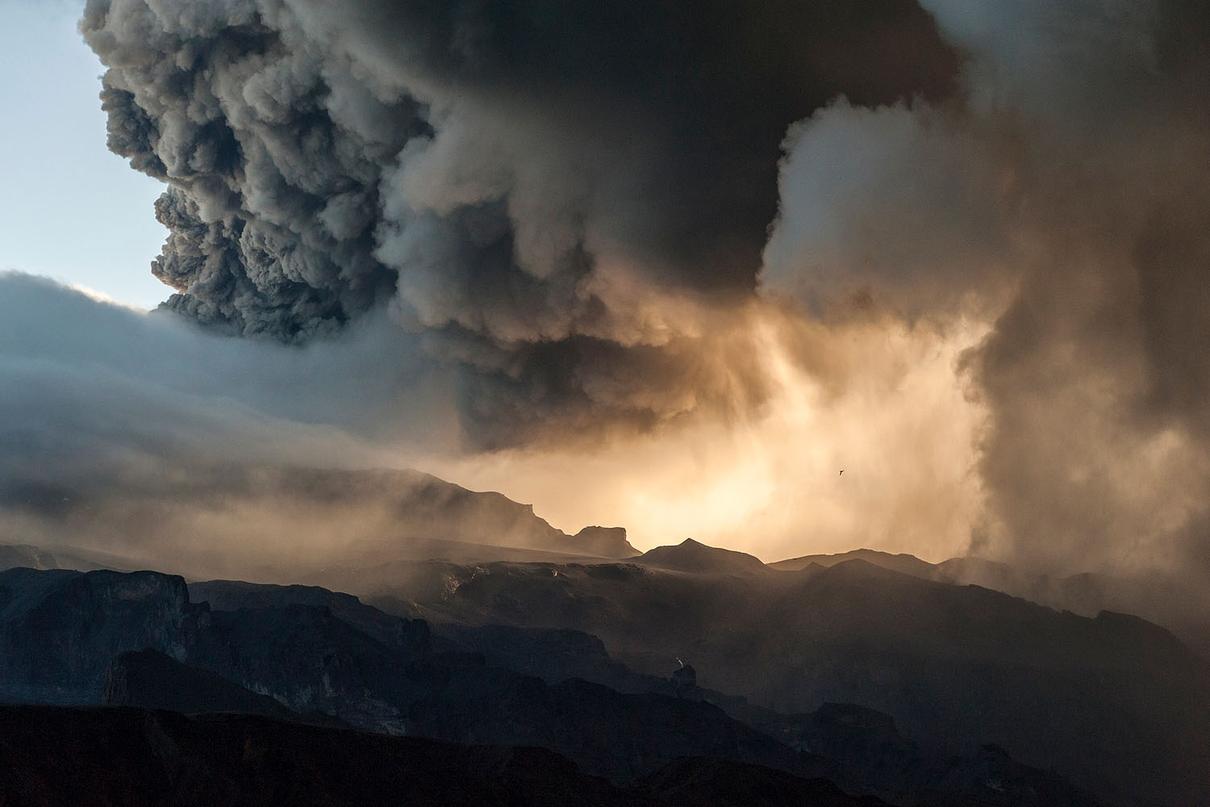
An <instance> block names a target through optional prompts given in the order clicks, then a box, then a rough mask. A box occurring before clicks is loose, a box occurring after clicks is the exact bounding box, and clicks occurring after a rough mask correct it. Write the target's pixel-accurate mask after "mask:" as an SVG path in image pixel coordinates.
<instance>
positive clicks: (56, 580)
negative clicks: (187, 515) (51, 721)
mask: <svg viewBox="0 0 1210 807" xmlns="http://www.w3.org/2000/svg"><path fill="white" fill-rule="evenodd" d="M206 620H207V613H206V609H204V608H198V607H196V606H193V605H191V604H190V602H189V595H188V592H187V590H186V588H185V581H184V580H183V579H182V578H180V577H175V576H170V575H164V574H159V573H156V572H134V573H131V574H122V573H118V572H110V571H94V572H87V573H81V572H74V571H65V570H57V571H35V570H33V569H10V570H8V571H4V572H0V648H2V652H0V697H2V698H3V699H4V700H8V701H18V702H21V701H24V702H39V703H64V704H70V703H81V704H83V703H97V702H99V700H100V697H101V693H102V690H103V688H104V685H105V676H106V673H107V671H108V669H109V665H110V662H111V661H112V659H114V658H115V657H116V656H118V655H120V654H121V653H124V652H127V651H131V650H142V649H144V648H153V649H155V650H159V651H161V652H163V653H166V654H168V655H170V656H173V657H175V658H183V657H184V656H185V654H186V652H187V650H186V649H187V648H188V647H189V646H190V644H191V643H192V641H193V640H194V637H196V636H197V634H198V631H199V630H200V629H202V627H203V626H204V625H205V623H206Z"/></svg>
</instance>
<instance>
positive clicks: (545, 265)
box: [81, 0, 958, 446]
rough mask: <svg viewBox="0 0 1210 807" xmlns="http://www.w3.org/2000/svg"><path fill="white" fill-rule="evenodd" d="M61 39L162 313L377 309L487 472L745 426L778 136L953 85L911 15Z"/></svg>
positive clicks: (209, 19)
mask: <svg viewBox="0 0 1210 807" xmlns="http://www.w3.org/2000/svg"><path fill="white" fill-rule="evenodd" d="M81 25H82V31H83V33H84V36H85V38H86V40H87V42H88V43H89V44H90V45H91V46H92V48H93V49H94V50H95V51H96V52H97V54H98V55H99V56H100V57H101V59H102V61H103V62H104V63H105V64H106V65H107V66H108V71H107V72H106V74H105V76H104V89H103V93H102V98H103V103H104V107H105V109H106V111H107V112H108V113H109V142H110V147H111V149H113V150H114V151H115V152H117V153H118V154H121V155H123V156H125V157H128V158H129V159H130V161H131V163H132V165H133V166H134V167H135V168H137V169H139V170H141V171H144V172H146V173H148V174H150V175H152V176H155V177H158V178H161V179H164V180H165V181H167V183H168V185H169V188H168V190H167V191H166V192H165V194H164V195H163V197H162V198H161V199H160V200H159V202H158V203H157V206H156V214H157V216H158V218H159V220H160V221H161V222H163V223H164V225H165V226H166V227H167V228H168V229H169V232H170V235H169V237H168V241H167V243H166V244H165V246H164V250H163V252H162V254H161V255H160V257H159V258H158V259H157V260H156V261H155V262H154V264H153V272H154V273H155V274H156V276H157V277H159V278H161V279H162V280H163V281H164V282H165V283H167V284H168V285H170V286H172V287H173V288H175V289H176V290H177V292H178V293H177V294H175V295H173V297H172V298H171V299H170V300H169V301H168V303H167V304H166V305H167V306H168V307H170V308H172V309H175V310H176V311H179V312H182V313H185V314H187V315H189V316H191V317H193V318H195V319H197V320H199V321H201V322H204V323H208V324H211V325H213V326H215V327H217V328H220V329H223V330H226V331H229V332H232V333H237V334H242V335H253V336H262V335H263V336H268V337H273V338H276V339H280V340H285V341H289V342H299V341H305V340H308V339H311V338H313V337H316V336H321V335H324V334H328V333H331V332H333V331H335V330H338V329H340V328H342V326H344V325H345V324H346V323H347V322H349V321H350V320H351V319H354V318H356V317H358V316H359V315H361V314H363V313H364V312H366V311H367V310H369V309H371V308H372V307H374V306H375V305H377V304H380V303H384V302H386V301H388V300H390V301H392V304H393V305H394V306H395V309H396V313H397V316H398V319H399V320H400V323H401V325H402V326H403V327H404V328H405V329H406V330H408V331H411V332H413V333H419V334H420V336H421V339H422V340H423V341H424V342H425V343H426V345H427V348H428V349H429V350H430V351H432V352H433V353H434V355H436V356H438V357H440V358H443V359H446V360H451V361H454V362H457V363H459V364H460V365H462V366H464V367H466V368H468V370H469V372H467V373H465V374H464V384H465V387H464V404H463V409H464V414H465V421H466V424H467V427H468V432H469V434H470V436H471V438H472V439H473V440H474V441H475V442H476V443H477V444H479V445H488V446H491V445H497V444H502V443H507V442H516V441H518V440H524V439H527V438H532V437H534V436H535V432H536V429H537V427H539V426H543V428H544V429H545V430H550V429H551V424H552V422H554V423H555V424H563V425H574V424H587V423H592V424H596V425H600V424H603V423H604V424H607V423H610V422H622V423H630V424H633V425H637V426H645V425H650V424H651V423H654V422H659V421H661V420H665V419H667V418H669V417H672V416H675V415H676V414H678V413H682V412H684V411H686V410H688V409H693V408H697V407H700V406H703V405H706V406H715V407H718V408H723V409H725V408H727V407H730V406H734V405H735V401H736V399H737V398H738V399H740V400H741V401H749V400H759V399H760V398H761V397H762V396H763V394H764V389H763V386H762V380H761V379H760V378H759V374H756V373H751V372H745V371H744V370H743V369H739V368H740V366H741V365H742V363H737V362H727V361H720V360H719V358H718V356H719V354H725V353H727V352H728V351H730V352H736V351H737V348H736V347H735V346H734V345H733V344H731V343H733V342H734V339H733V336H734V332H735V331H737V330H738V331H740V332H741V333H742V329H739V328H736V327H735V326H733V325H731V324H730V319H731V317H732V314H733V311H734V310H735V309H736V307H737V305H742V304H743V302H744V301H745V300H747V299H748V298H750V297H751V296H752V294H753V291H754V287H755V278H756V274H757V271H758V270H759V267H760V261H761V250H762V248H763V246H764V242H765V238H766V231H767V227H768V225H769V222H770V221H772V220H773V218H774V216H775V214H776V210H777V162H778V155H779V148H780V144H781V141H782V139H783V137H784V135H785V131H786V127H787V126H788V125H789V124H790V123H792V122H793V121H795V120H798V119H800V118H802V117H804V116H805V115H808V114H810V113H811V112H812V110H814V109H816V108H818V107H820V106H822V105H823V104H825V103H826V102H828V101H829V100H831V99H832V98H834V97H836V96H837V95H838V94H845V95H846V96H847V97H849V98H850V99H851V100H852V101H853V102H854V103H860V104H876V103H890V102H893V101H895V100H897V99H907V98H909V97H912V96H916V95H923V96H927V97H940V96H942V95H944V94H946V93H949V92H950V91H952V89H953V87H954V81H955V77H956V75H957V64H958V60H957V57H956V56H955V54H954V52H953V51H952V49H951V48H949V47H948V46H947V45H945V44H944V43H943V42H942V40H941V38H940V36H939V34H938V33H937V31H936V28H935V26H934V24H933V21H932V19H931V18H930V17H929V16H928V15H927V14H926V13H924V12H923V11H922V10H921V9H920V8H919V6H917V5H916V3H915V2H914V0H860V1H859V2H846V3H839V4H838V3H833V2H823V1H822V0H819V1H816V0H812V1H811V2H791V1H790V0H778V1H777V2H743V3H736V2H730V1H729V0H709V1H708V2H691V3H690V2H637V1H635V2H632V1H631V0H624V1H623V2H613V3H600V2H551V1H550V0H519V1H516V2H514V1H513V0H509V2H484V1H483V0H457V1H455V2H449V1H448V0H413V1H411V2H408V1H407V0H356V2H341V3H328V2H320V0H209V1H208V2H192V1H187V0H89V3H88V5H87V9H86V11H85V14H84V19H83V21H82V24H81ZM724 341H725V342H727V343H728V344H723V342H724ZM728 345H730V346H728ZM738 350H739V351H741V352H742V350H743V349H742V348H738ZM554 431H556V432H559V431H565V429H554Z"/></svg>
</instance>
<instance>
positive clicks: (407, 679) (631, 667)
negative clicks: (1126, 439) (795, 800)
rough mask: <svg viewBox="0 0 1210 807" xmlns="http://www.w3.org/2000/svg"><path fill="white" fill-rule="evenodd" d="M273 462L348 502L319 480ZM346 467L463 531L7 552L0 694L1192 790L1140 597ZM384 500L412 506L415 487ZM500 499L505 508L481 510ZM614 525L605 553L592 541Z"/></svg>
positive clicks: (1101, 789)
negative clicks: (195, 549)
mask: <svg viewBox="0 0 1210 807" xmlns="http://www.w3.org/2000/svg"><path fill="white" fill-rule="evenodd" d="M269 478H270V479H273V480H274V482H275V483H276V484H281V480H283V479H288V480H290V483H291V484H304V483H305V484H307V485H309V486H310V489H311V490H312V491H313V495H315V496H317V497H319V496H323V495H328V496H330V497H333V498H336V499H337V500H339V499H340V497H342V496H346V495H349V494H347V488H346V487H345V486H344V485H339V484H335V485H334V484H333V483H332V478H331V476H330V475H327V474H324V475H309V474H305V473H304V474H294V473H291V474H285V475H282V476H276V475H275V476H271V477H269ZM359 478H360V479H362V480H370V481H372V482H374V483H377V485H378V486H376V485H375V484H367V485H366V487H365V489H364V492H363V493H361V494H358V495H359V497H360V498H355V499H353V501H366V500H367V499H373V500H375V501H377V500H380V499H383V498H384V491H385V490H389V489H390V487H391V486H390V484H389V482H388V480H395V481H401V482H404V483H406V485H405V487H404V488H403V489H404V490H405V491H407V492H408V495H412V492H413V491H415V490H416V489H417V483H418V482H419V483H420V484H422V485H424V486H425V487H424V489H425V490H426V494H425V495H427V496H429V497H430V498H429V500H428V502H427V503H425V504H424V505H421V506H420V507H419V508H418V510H417V512H416V513H415V514H414V516H413V517H412V518H411V519H410V520H409V519H406V518H405V519H403V520H402V521H401V525H408V529H409V530H411V529H414V528H415V525H417V524H424V525H425V527H424V529H430V530H434V532H436V534H440V535H443V536H457V537H460V538H466V537H472V538H480V541H479V542H476V543H466V542H463V541H458V540H453V539H451V538H448V537H443V538H441V539H428V540H426V539H424V538H423V537H421V536H423V535H424V531H423V530H421V529H416V530H415V531H414V532H407V533H406V534H408V535H411V536H413V537H411V538H410V539H404V538H400V539H397V540H395V541H393V542H391V543H389V544H380V545H376V546H374V547H371V548H369V549H367V551H366V553H365V554H358V553H357V552H354V551H349V552H347V553H336V554H334V555H333V556H332V557H331V558H330V559H329V560H328V561H327V562H323V563H314V564H297V565H295V566H293V567H291V568H292V571H291V572H289V573H286V572H283V571H282V569H281V568H277V569H272V570H262V574H261V575H259V576H258V574H257V573H256V572H255V570H250V571H251V572H252V573H251V574H249V575H244V577H245V578H246V579H249V580H250V581H251V582H233V581H221V580H218V581H209V582H207V581H204V580H197V579H196V578H194V580H193V581H191V582H189V583H186V582H185V581H184V580H182V579H180V578H175V577H172V576H167V575H164V574H161V573H154V572H133V573H131V572H124V573H121V572H120V573H115V572H108V571H95V572H88V573H87V574H83V575H81V574H80V573H78V572H74V571H68V570H67V569H70V568H80V569H97V568H114V567H117V568H122V569H128V570H129V569H134V568H138V567H139V566H140V565H141V564H140V563H139V562H138V561H135V560H132V559H122V558H115V557H113V556H109V557H106V556H103V555H100V554H98V553H96V552H89V551H87V550H80V551H74V552H73V551H70V550H67V549H64V548H55V549H53V550H48V549H44V548H39V547H35V546H28V545H27V546H19V545H8V546H4V547H3V549H0V560H3V564H2V565H3V566H5V567H11V570H10V571H7V572H0V635H2V639H3V643H4V647H5V658H4V661H3V663H2V665H0V666H2V667H3V676H0V680H2V681H3V682H4V684H3V691H2V692H0V697H3V699H4V700H6V701H9V702H13V701H16V702H24V703H56V704H63V705H68V704H71V705H76V706H85V705H96V704H102V703H108V704H114V705H123V706H132V707H139V708H151V709H169V710H172V711H179V712H184V713H206V712H241V713H246V714H255V715H261V716H263V717H267V718H272V719H276V720H286V721H287V722H290V723H306V724H310V725H314V726H317V727H318V728H317V729H316V730H325V731H330V730H334V729H335V730H339V729H340V727H353V728H357V729H361V730H369V731H373V732H385V733H388V734H398V733H406V734H409V735H412V736H424V737H430V738H433V739H436V740H443V741H452V742H457V743H470V744H489V745H493V746H517V745H536V746H540V747H544V748H548V749H551V750H552V751H555V752H558V753H559V754H562V755H564V756H566V757H568V758H569V759H571V760H572V761H573V762H574V763H576V765H577V766H578V767H579V769H580V770H581V771H583V772H584V773H586V774H590V775H597V776H604V777H606V778H608V779H612V780H614V781H616V782H620V783H623V784H625V786H626V787H633V785H631V784H626V783H633V782H636V781H640V780H642V779H643V777H646V776H656V775H657V774H658V775H659V776H672V775H673V774H672V769H668V770H667V771H666V772H664V773H659V772H660V771H661V770H663V769H664V767H665V766H669V765H674V764H679V763H676V762H675V761H676V760H677V759H679V758H681V757H707V758H723V759H729V760H734V761H736V762H738V763H744V764H756V765H760V766H764V767H766V768H774V769H778V770H782V771H786V772H787V773H789V774H790V775H792V776H797V777H806V778H807V779H810V778H812V777H825V778H827V779H829V780H831V781H832V782H834V783H835V784H836V785H838V786H839V787H840V788H841V789H842V790H843V791H845V792H847V793H850V794H854V795H861V794H867V795H872V796H877V797H878V798H882V799H884V800H888V801H890V802H891V803H895V804H926V803H927V804H942V803H950V802H947V801H946V799H949V800H950V801H952V802H953V803H955V804H958V803H981V804H982V803H986V804H1037V805H1047V804H1093V803H1095V800H1096V799H1098V798H1099V799H1103V800H1104V803H1107V804H1140V805H1142V804H1151V803H1156V804H1173V805H1176V804H1185V803H1190V800H1191V799H1192V800H1197V799H1201V798H1205V797H1206V796H1207V795H1208V793H1207V791H1206V790H1205V787H1206V786H1207V784H1208V783H1210V779H1207V778H1206V777H1205V776H1204V773H1205V772H1206V771H1208V770H1210V751H1207V749H1210V664H1208V663H1207V661H1206V659H1205V657H1203V656H1200V655H1198V654H1197V653H1196V652H1194V651H1193V650H1190V649H1188V646H1186V645H1185V644H1183V643H1182V641H1181V640H1180V639H1178V638H1176V637H1175V636H1173V635H1172V634H1171V633H1169V632H1167V631H1165V630H1164V629H1163V628H1160V627H1158V626H1156V625H1153V624H1149V623H1147V622H1144V621H1143V620H1141V619H1138V618H1136V617H1132V616H1126V615H1123V614H1115V613H1110V612H1108V611H1103V612H1100V613H1095V614H1092V615H1090V616H1080V615H1077V614H1073V613H1070V612H1067V611H1057V610H1052V609H1051V608H1048V607H1045V605H1040V604H1034V603H1031V602H1029V601H1027V600H1026V599H1020V598H1017V597H1015V596H1009V595H1008V594H1005V593H999V592H998V591H995V590H991V587H984V586H981V585H968V584H966V583H965V582H964V581H963V580H962V579H960V578H959V575H961V574H971V573H972V572H971V569H974V570H976V571H979V570H983V573H984V574H986V573H987V572H986V571H985V570H986V569H988V568H991V569H994V570H999V573H1000V574H1001V578H999V579H1003V580H1007V581H1009V582H1013V583H1014V584H1016V583H1017V582H1019V581H1020V580H1024V579H1028V578H1026V577H1025V576H1023V575H1010V574H1008V571H1010V570H1005V569H1002V568H1001V567H998V566H988V565H986V564H980V563H978V562H974V561H969V560H962V559H959V560H955V561H951V562H947V563H944V564H937V565H934V564H929V563H926V562H924V561H920V560H919V559H916V558H913V557H911V556H904V555H899V556H892V555H887V554H885V553H878V552H871V551H868V550H861V551H856V552H853V553H849V554H848V555H843V556H809V557H804V558H797V559H794V560H790V561H783V562H780V563H775V564H770V565H766V564H764V563H762V562H761V561H760V560H759V559H757V558H755V557H752V556H751V555H746V554H743V553H739V552H733V551H728V550H723V549H717V548H712V547H709V546H706V545H704V544H701V543H699V542H696V541H693V540H691V539H690V540H685V541H684V542H682V543H680V544H678V545H672V546H664V547H658V548H655V549H652V550H650V551H648V552H646V553H643V554H641V555H639V554H634V553H633V551H632V550H630V549H629V547H628V545H627V544H625V541H624V537H623V536H621V535H618V534H616V533H608V532H606V533H605V535H606V537H607V538H608V540H607V541H606V542H605V543H604V544H602V543H600V542H595V543H594V542H584V541H582V540H581V539H579V538H577V537H574V536H568V535H566V534H564V533H561V532H559V531H557V530H553V529H552V528H550V527H549V525H546V524H545V522H542V521H541V520H540V519H537V518H536V517H535V516H533V514H532V511H531V510H530V509H529V508H526V507H523V506H520V505H516V504H514V503H512V502H508V501H507V500H506V499H504V498H503V497H500V496H498V494H474V493H470V492H468V491H465V490H462V489H459V488H455V487H454V486H450V485H448V484H446V483H439V482H438V481H436V480H433V479H432V478H431V477H421V476H409V475H403V476H401V475H377V474H375V475H366V476H361V477H359ZM385 498H386V499H387V500H392V499H391V497H390V496H385ZM392 501H393V500H392ZM399 501H401V502H402V503H401V504H400V505H399V506H400V512H406V507H408V506H413V505H414V503H415V502H416V501H417V500H415V499H406V498H404V499H402V500H399ZM485 513H486V514H489V515H487V516H484V514H485ZM446 514H448V520H446V521H443V520H442V519H443V518H447V515H446ZM490 514H500V515H501V516H502V517H501V519H500V521H499V523H500V525H501V529H500V530H499V531H498V532H497V531H492V530H490V529H489V530H487V531H486V532H483V533H479V532H475V529H476V528H480V527H481V526H482V525H483V524H488V523H491V518H493V517H494V516H492V515H490ZM476 519H480V520H476ZM460 530H461V532H460ZM403 534H405V533H403V532H401V533H400V535H403ZM590 534H591V533H590ZM581 538H582V536H581ZM488 539H492V540H499V541H500V543H501V544H502V545H492V544H489V543H485V542H484V541H486V540H488ZM578 540H580V543H578V544H577V543H576V541H578ZM509 541H515V542H517V544H519V545H517V546H508V545H506V544H507V543H508V542H509ZM602 546H604V547H605V548H606V549H607V550H609V551H614V552H618V554H620V555H621V557H606V556H604V554H593V553H591V552H589V551H588V550H590V549H600V548H601V547H602ZM387 548H389V552H388V551H387ZM577 548H579V549H580V550H581V552H583V553H584V554H578V555H577V554H571V553H570V552H569V551H568V550H574V549H577ZM388 557H389V558H392V560H389V561H388V560H386V558H388ZM22 566H25V567H34V568H27V569H21V568H19V567H22ZM64 567H65V568H64ZM163 568H164V570H165V571H167V572H174V571H183V570H182V569H173V568H171V565H170V564H169V565H166V566H164V567H163ZM36 569H43V571H38V570H36ZM258 580H259V581H266V580H273V581H275V582H277V583H285V582H295V583H301V584H304V585H284V586H283V585H267V584H266V583H265V582H257V581H258ZM984 582H988V581H987V580H985V581H984ZM1039 590H1040V589H1039ZM341 591H343V592H349V594H338V593H333V592H341ZM1017 593H1018V594H1020V593H1023V592H1017ZM351 595H354V596H351ZM683 665H688V667H683ZM682 669H690V670H691V672H690V673H689V674H687V675H681V674H679V673H677V674H674V673H676V671H678V670H682ZM838 704H851V705H845V706H841V705H838ZM78 714H79V716H78V717H72V718H67V717H65V718H54V719H55V720H59V719H63V720H80V721H84V724H87V725H92V726H96V727H97V728H95V729H89V730H90V731H91V730H97V731H109V730H111V729H110V728H105V726H109V725H110V723H109V722H107V721H110V720H112V721H116V723H114V726H115V728H113V729H112V730H118V729H117V728H116V726H117V725H120V724H121V722H122V721H125V720H128V719H129V718H127V717H119V716H117V715H115V716H114V717H112V718H108V717H89V716H87V713H78ZM47 719H48V720H49V719H50V718H47ZM97 721H100V722H99V723H98V722H97ZM82 725H83V724H82ZM173 725H176V724H173ZM207 725H208V724H207ZM232 725H235V726H237V727H238V730H239V731H244V732H253V731H261V730H262V729H260V728H256V726H257V725H259V724H242V723H241V724H232ZM122 730H125V729H122ZM189 730H190V731H193V729H189ZM199 730H205V731H209V730H210V729H207V728H205V726H204V725H203V726H202V727H201V728H199ZM225 730H226V729H224V731H225ZM265 730H268V729H265ZM300 730H301V729H300ZM346 730H347V729H346ZM273 731H286V729H273ZM249 736H251V735H249ZM188 753H194V752H188ZM102 762H103V760H102V761H101V762H99V763H98V764H101V763H102ZM157 764H158V763H157ZM199 764H201V763H199ZM212 764H218V763H211V762H207V763H206V765H212ZM212 770H214V771H215V772H214V773H213V775H215V776H218V775H220V774H219V773H218V771H219V770H220V769H218V768H212ZM742 770H743V771H750V769H747V768H744V769H742ZM1048 770H1053V771H1054V773H1053V774H1048V773H1045V771H1048ZM979 771H983V772H982V773H980V772H979ZM990 771H995V772H996V773H994V774H992V773H990ZM131 775H132V776H136V778H137V776H142V775H144V774H137V775H136V774H131ZM208 775H211V774H208ZM222 775H224V776H225V775H226V774H222ZM753 775H755V774H753ZM763 775H764V774H761V776H763ZM748 776H749V774H748V773H745V774H744V775H743V776H741V777H740V779H739V781H748V779H747V778H746V777H748ZM157 781H160V780H158V779H157ZM728 781H730V780H728ZM792 781H798V780H792ZM992 782H996V783H999V784H997V785H996V787H991V785H990V784H989V783H992ZM1009 782H1011V783H1012V784H1006V783H1009ZM147 786H149V787H150V785H147ZM156 786H157V787H158V786H160V785H156ZM716 786H718V787H721V786H722V785H721V784H718V783H716V785H711V787H716ZM762 786H763V785H762ZM787 786H790V785H787ZM800 786H805V785H793V786H790V790H791V791H793V789H794V788H795V787H800ZM989 788H991V789H990V790H989ZM997 788H1007V790H1006V791H1002V790H999V789H997ZM627 792H628V793H629V791H627ZM1045 793H1050V794H1051V796H1044V795H1041V794H1045ZM1006 794H1009V795H1006ZM1055 794H1058V795H1055ZM630 795H633V794H630ZM979 799H983V800H982V801H980V800H979ZM1048 799H1049V800H1048ZM737 803H742V802H737Z"/></svg>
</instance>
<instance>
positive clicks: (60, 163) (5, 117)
mask: <svg viewBox="0 0 1210 807" xmlns="http://www.w3.org/2000/svg"><path fill="white" fill-rule="evenodd" d="M83 7H84V3H83V0H0V19H2V20H3V21H4V24H3V26H2V27H0V269H18V270H21V271H24V272H30V273H33V274H40V275H48V276H50V277H53V278H56V279H58V280H61V281H64V282H67V283H71V284H75V285H81V286H86V287H88V288H90V289H93V290H95V291H99V292H102V293H104V294H106V295H108V296H110V297H113V298H114V299H116V300H119V301H121V302H124V303H128V304H131V305H136V306H140V307H147V308H150V307H152V306H154V305H155V304H156V303H158V302H159V301H160V300H162V299H164V298H165V297H166V296H167V295H168V293H169V291H170V290H169V289H168V288H167V287H166V286H163V285H161V284H160V283H159V282H158V281H157V280H156V279H155V278H153V277H152V276H151V271H150V263H151V259H152V258H154V257H155V256H156V255H157V254H158V253H159V249H160V244H161V243H162V242H163V240H164V235H165V231H164V229H163V228H162V227H161V226H160V225H159V223H158V222H156V220H155V215H154V211H153V209H152V203H153V202H154V201H155V198H156V197H157V196H159V194H160V192H161V191H162V187H163V186H162V185H161V184H160V183H159V182H156V181H155V180H153V179H151V178H149V177H145V176H143V175H142V174H139V173H137V172H135V171H134V170H133V169H131V168H130V166H128V165H127V164H126V161H125V160H123V159H122V158H120V157H117V156H115V155H113V154H110V153H109V151H107V150H106V148H105V114H104V113H103V112H102V111H101V102H100V100H99V99H98V97H97V93H98V92H99V90H100V80H99V76H100V75H101V72H102V67H101V64H100V62H98V61H97V58H96V57H95V56H94V55H93V54H92V51H90V50H89V49H88V47H87V46H86V45H85V44H84V42H83V41H82V40H81V39H80V35H79V33H77V31H76V20H77V18H78V17H79V14H80V11H81V9H82V8H83Z"/></svg>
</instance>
